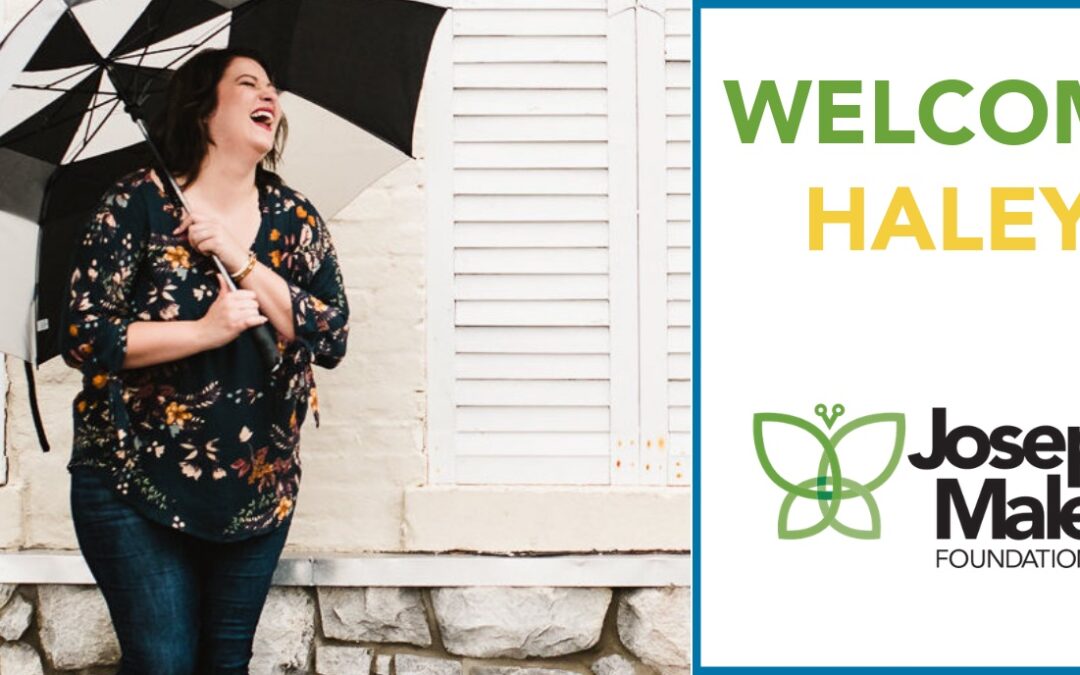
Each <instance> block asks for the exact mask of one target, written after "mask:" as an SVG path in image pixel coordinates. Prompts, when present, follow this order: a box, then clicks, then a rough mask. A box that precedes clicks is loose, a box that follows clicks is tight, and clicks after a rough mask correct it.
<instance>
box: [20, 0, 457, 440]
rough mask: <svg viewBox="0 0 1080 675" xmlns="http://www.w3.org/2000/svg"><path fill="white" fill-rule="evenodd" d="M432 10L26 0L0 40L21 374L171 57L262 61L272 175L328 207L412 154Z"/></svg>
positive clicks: (399, 2)
mask: <svg viewBox="0 0 1080 675" xmlns="http://www.w3.org/2000/svg"><path fill="white" fill-rule="evenodd" d="M444 13H445V8H444V7H440V6H434V5H430V4H426V3H422V2H414V1H413V0H247V1H245V0H40V1H39V2H38V3H37V4H36V5H35V6H34V7H33V8H32V9H31V10H30V11H29V12H27V14H26V15H25V16H23V17H22V19H21V20H20V21H19V23H18V24H16V26H15V27H14V28H13V29H12V30H11V32H10V33H9V34H8V35H7V36H6V37H5V38H4V40H3V42H0V241H2V242H3V244H2V245H0V277H2V279H3V293H0V312H2V316H4V317H5V321H3V322H0V352H4V353H7V354H10V355H12V356H16V357H18V358H20V359H23V360H24V361H26V362H27V371H28V374H29V373H30V365H31V364H40V363H43V362H45V361H47V360H48V359H50V358H52V357H53V356H55V355H56V354H57V353H58V336H57V329H58V317H59V313H60V309H61V303H62V302H63V297H62V296H63V292H64V289H65V287H66V284H67V274H68V272H69V269H70V261H71V255H72V251H73V246H74V244H75V241H76V237H77V235H78V232H79V230H80V228H81V227H82V226H83V225H84V224H85V222H86V221H87V219H88V218H89V217H90V215H91V213H92V211H93V209H94V208H95V207H96V205H97V202H98V200H99V199H100V196H101V195H102V193H104V191H105V190H106V189H107V187H108V186H109V185H110V184H111V183H112V182H114V181H115V180H117V179H118V178H119V177H121V176H123V175H125V174H126V173H128V172H130V171H133V170H135V169H136V168H139V167H140V166H144V165H146V164H148V163H150V162H152V161H153V158H154V156H155V155H154V153H152V152H151V148H150V146H149V144H148V143H147V142H146V141H145V136H144V133H145V127H142V126H141V124H139V123H136V121H135V120H136V119H139V120H140V122H141V120H142V119H149V118H151V117H152V116H153V115H154V114H156V113H157V112H158V110H160V108H161V106H162V104H163V95H164V90H165V85H166V83H167V82H168V79H169V77H170V75H171V73H172V71H173V70H175V69H176V68H177V67H179V66H180V65H181V64H182V63H184V61H186V60H187V59H188V58H190V57H191V56H192V55H194V54H195V53H196V52H198V51H199V50H200V49H202V48H208V47H226V46H237V47H248V48H254V49H256V50H258V51H259V52H260V53H261V54H262V55H263V56H264V57H265V58H266V59H267V61H268V62H269V64H270V66H271V70H272V71H273V72H274V73H275V80H276V82H275V84H276V85H277V86H278V88H279V90H280V91H281V92H282V93H281V96H280V102H281V107H282V109H283V110H284V111H285V113H286V115H287V116H288V118H289V143H288V148H287V149H286V152H285V155H284V158H283V161H282V162H281V163H280V164H279V168H278V173H280V174H281V175H282V177H283V178H284V179H285V181H286V182H287V183H288V184H289V185H291V186H293V187H295V188H297V189H299V190H300V191H301V192H303V193H304V194H305V195H306V196H307V197H309V198H310V199H311V200H312V202H313V203H315V204H318V205H319V210H320V211H321V212H322V213H324V214H325V215H326V216H327V217H328V218H329V217H330V216H332V215H333V214H335V213H337V212H338V211H339V210H341V208H343V207H344V206H345V205H347V204H348V203H349V202H351V201H352V200H353V199H354V198H355V197H356V195H357V194H359V193H360V192H361V191H362V190H363V188H364V187H366V186H367V185H369V184H371V183H372V182H374V181H375V180H376V179H378V178H379V177H381V176H383V175H384V174H386V173H387V172H388V171H390V170H391V169H393V168H394V167H396V166H398V165H399V164H401V163H402V162H404V161H406V160H408V159H409V158H411V156H412V141H413V125H414V122H415V117H416V109H417V102H418V100H419V96H420V88H421V85H422V83H423V77H424V71H425V67H426V64H427V60H428V54H429V51H430V48H431V42H432V39H433V37H434V33H435V30H436V28H437V27H438V24H439V22H440V20H441V19H442V16H443V15H444ZM31 385H32V380H31ZM34 413H35V421H38V415H37V411H36V408H35V410H34ZM40 433H41V430H40V424H39V434H40ZM42 440H43V443H44V439H42Z"/></svg>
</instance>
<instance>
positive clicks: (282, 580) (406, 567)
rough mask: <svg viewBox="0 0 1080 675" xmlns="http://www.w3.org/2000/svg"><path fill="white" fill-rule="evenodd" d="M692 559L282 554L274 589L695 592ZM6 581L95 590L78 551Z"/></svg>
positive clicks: (18, 557)
mask: <svg viewBox="0 0 1080 675" xmlns="http://www.w3.org/2000/svg"><path fill="white" fill-rule="evenodd" d="M690 579H691V570H690V556H689V554H662V553H661V554H639V555H632V554H628V555H622V554H614V555H603V554H599V555H558V556H551V555H549V556H539V557H538V556H492V555H475V554H406V555H396V554H393V555H391V554H388V555H370V556H361V557H356V556H349V557H344V556H343V557H319V558H311V557H299V556H282V558H281V561H280V563H279V564H278V568H277V571H276V572H275V573H274V585H276V586H391V587H409V586H415V587H444V586H607V587H618V586H625V587H645V586H649V587H654V586H689V585H690ZM0 583H9V584H93V583H95V582H94V577H93V575H91V574H90V568H89V567H87V566H86V561H84V560H83V558H82V556H81V555H80V554H79V553H77V552H56V551H50V552H38V551H24V552H11V553H0Z"/></svg>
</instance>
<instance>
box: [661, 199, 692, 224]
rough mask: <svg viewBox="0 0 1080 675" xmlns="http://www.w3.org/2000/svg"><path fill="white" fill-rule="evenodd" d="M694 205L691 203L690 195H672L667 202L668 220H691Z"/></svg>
mask: <svg viewBox="0 0 1080 675" xmlns="http://www.w3.org/2000/svg"><path fill="white" fill-rule="evenodd" d="M692 208H693V205H692V204H691V203H690V195H689V194H685V195H670V196H669V197H668V200H667V219H668V220H690V213H691V209H692Z"/></svg>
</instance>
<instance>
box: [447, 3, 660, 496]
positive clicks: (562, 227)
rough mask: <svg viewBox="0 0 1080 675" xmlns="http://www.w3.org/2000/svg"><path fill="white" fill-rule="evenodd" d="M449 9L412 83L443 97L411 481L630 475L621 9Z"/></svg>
mask: <svg viewBox="0 0 1080 675" xmlns="http://www.w3.org/2000/svg"><path fill="white" fill-rule="evenodd" d="M449 18H450V19H451V21H450V24H451V28H452V30H448V31H447V30H444V31H443V32H441V33H440V35H439V37H438V40H437V42H438V44H437V46H436V55H438V53H439V52H440V50H443V51H442V53H443V54H445V53H446V52H449V53H451V54H452V58H444V59H443V60H444V61H445V63H442V64H439V65H436V66H433V67H434V68H436V69H439V68H442V69H443V70H442V71H438V72H431V71H429V80H428V81H429V82H434V83H436V84H435V85H433V86H434V87H437V86H438V85H437V83H438V82H443V83H445V84H444V85H443V88H442V90H441V91H434V90H433V91H428V92H427V94H426V95H428V96H430V101H429V103H430V105H429V110H432V111H434V112H437V111H438V110H439V109H441V108H444V107H445V108H446V109H447V110H448V111H449V114H445V115H442V116H441V122H440V121H437V120H434V119H433V120H432V122H430V123H429V130H428V138H429V141H428V157H427V162H428V164H429V167H428V170H429V179H430V182H431V184H429V186H428V189H429V190H432V191H434V192H435V193H437V194H436V197H435V199H434V201H433V202H429V204H432V205H433V206H432V208H434V209H435V213H434V214H433V215H434V218H433V219H431V220H429V222H430V223H435V224H437V223H443V224H444V225H445V231H439V232H435V233H434V234H433V235H431V236H432V238H431V241H432V243H433V249H432V250H431V251H430V252H429V272H430V275H429V284H428V287H429V318H430V322H429V343H428V344H429V355H428V361H429V367H430V368H431V369H432V371H431V373H430V374H429V385H430V387H429V400H428V411H429V427H428V428H429V439H428V447H429V449H430V465H429V481H430V482H431V483H453V484H459V485H464V484H525V483H533V484H611V483H620V482H621V483H635V482H637V481H638V475H637V472H638V466H637V440H638V398H637V391H638V359H639V350H638V344H637V340H638V335H637V324H638V317H637V312H638V303H637V271H638V269H637V265H638V263H637V255H638V242H637V223H636V215H635V206H636V181H637V177H636V175H635V173H636V157H635V154H636V148H635V144H636V135H635V128H636V122H635V100H634V99H635V95H636V92H635V85H634V69H635V51H634V50H635V30H634V16H633V12H632V11H631V12H623V13H620V14H616V15H614V16H609V13H608V9H607V6H606V3H603V2H597V1H596V0H461V1H459V2H456V3H455V4H454V6H453V9H452V10H451V13H450V17H449ZM445 28H446V26H444V29H445ZM432 76H434V77H432ZM431 116H432V117H433V118H436V117H440V116H439V115H437V114H433V115H431ZM440 125H444V126H440ZM442 193H445V198H443V197H439V196H438V194H442ZM440 199H441V200H442V201H441V202H440V201H439V200H440ZM451 252H452V255H450V254H451ZM446 258H449V259H448V260H447V259H446ZM439 280H443V281H444V282H445V283H444V284H440V283H439Z"/></svg>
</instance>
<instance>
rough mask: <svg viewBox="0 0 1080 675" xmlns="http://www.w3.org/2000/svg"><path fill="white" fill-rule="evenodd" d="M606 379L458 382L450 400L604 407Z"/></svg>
mask: <svg viewBox="0 0 1080 675" xmlns="http://www.w3.org/2000/svg"><path fill="white" fill-rule="evenodd" d="M610 389H611V386H610V384H609V383H608V381H607V380H514V381H512V382H511V381H507V380H458V382H457V384H456V385H455V386H454V400H455V401H456V402H457V404H458V405H472V406H567V405H583V406H607V405H608V404H609V403H610V402H611V396H610Z"/></svg>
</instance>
